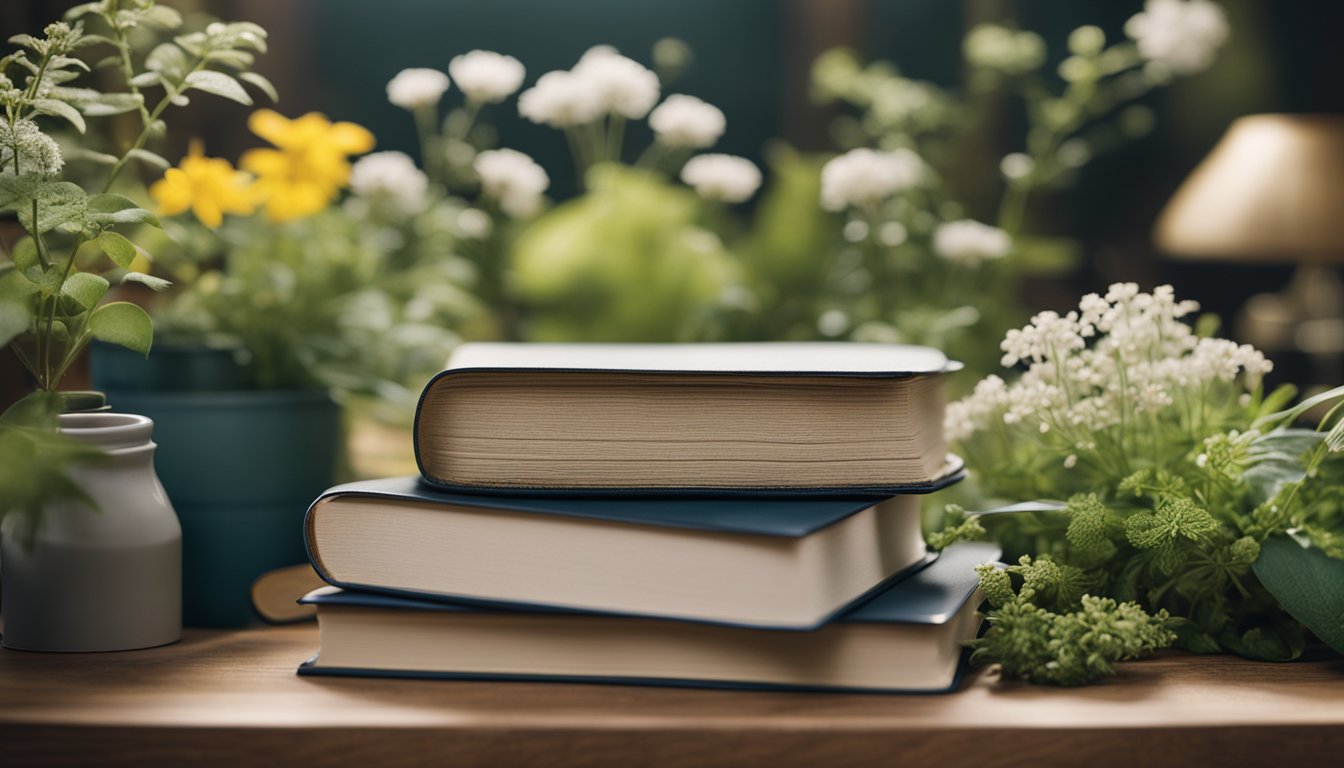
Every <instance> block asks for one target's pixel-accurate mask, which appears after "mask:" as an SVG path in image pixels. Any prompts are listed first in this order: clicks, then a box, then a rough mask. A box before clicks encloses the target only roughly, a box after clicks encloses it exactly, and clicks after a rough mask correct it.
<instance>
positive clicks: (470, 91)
mask: <svg viewBox="0 0 1344 768" xmlns="http://www.w3.org/2000/svg"><path fill="white" fill-rule="evenodd" d="M448 74H450V75H452V76H453V82H455V83H457V87H458V88H460V89H462V93H464V94H466V96H467V98H468V99H470V100H471V101H476V102H480V103H482V104H494V103H497V102H501V101H503V100H504V99H507V98H508V97H509V96H510V95H511V94H512V93H513V92H514V91H516V90H518V88H519V87H520V86H521V85H522V84H523V76H524V75H525V74H526V70H524V69H523V63H522V62H520V61H518V60H517V59H515V58H513V57H512V56H505V55H504V54H502V53H495V52H494V51H471V52H470V53H464V54H462V55H461V56H454V57H453V60H452V61H450V62H448Z"/></svg>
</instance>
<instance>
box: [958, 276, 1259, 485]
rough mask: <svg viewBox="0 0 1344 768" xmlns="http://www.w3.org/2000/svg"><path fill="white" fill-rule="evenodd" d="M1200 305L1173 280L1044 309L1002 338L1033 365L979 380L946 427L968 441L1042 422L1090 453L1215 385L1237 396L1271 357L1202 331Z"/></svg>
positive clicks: (1008, 356)
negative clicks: (998, 428)
mask: <svg viewBox="0 0 1344 768" xmlns="http://www.w3.org/2000/svg"><path fill="white" fill-rule="evenodd" d="M1198 308H1199V307H1198V304H1196V303H1195V302H1192V301H1179V300H1177V298H1176V295H1175V292H1174V291H1173V290H1172V289H1171V286H1161V287H1158V288H1156V289H1154V290H1153V292H1152V293H1143V292H1141V291H1140V290H1139V287H1138V286H1137V285H1136V284H1134V283H1116V284H1114V285H1112V286H1111V287H1110V288H1109V289H1108V290H1107V292H1106V294H1105V295H1104V296H1099V295H1097V294H1095V293H1092V294H1088V295H1086V296H1084V297H1083V298H1082V299H1081V300H1080V301H1079V303H1078V309H1077V310H1076V311H1072V312H1068V313H1065V314H1063V315H1061V314H1059V313H1057V312H1050V311H1047V312H1041V313H1039V314H1037V315H1036V316H1035V317H1033V318H1032V320H1031V323H1030V324H1029V325H1027V326H1026V327H1024V328H1020V329H1014V330H1011V331H1009V332H1008V333H1007V335H1006V336H1005V337H1004V340H1003V343H1002V345H1001V348H1002V350H1003V353H1004V355H1003V360H1002V362H1003V365H1005V366H1014V365H1018V364H1025V365H1026V371H1025V372H1024V373H1023V374H1022V376H1021V377H1020V378H1019V379H1018V380H1017V381H1016V382H1014V383H1013V384H1011V385H1005V384H1004V382H1003V380H1002V379H1000V378H999V377H997V376H991V377H988V378H986V379H985V380H984V381H982V382H980V384H979V385H977V386H976V388H975V391H974V392H973V393H972V394H971V395H970V396H969V397H967V398H964V399H962V400H960V401H958V402H955V403H952V404H950V405H949V406H948V408H947V412H946V418H945V421H944V430H945V432H946V434H947V436H948V438H949V439H951V440H960V441H964V440H967V439H969V438H970V437H971V436H972V435H974V434H975V433H976V432H978V431H980V430H983V429H988V428H990V427H991V426H992V425H994V424H996V423H1001V424H1007V425H1017V424H1027V425H1030V424H1036V425H1037V426H1038V427H1040V428H1041V432H1042V434H1046V433H1049V434H1051V435H1053V434H1054V433H1056V432H1060V433H1062V434H1061V435H1060V437H1059V438H1058V439H1061V440H1065V441H1069V443H1070V444H1071V445H1073V446H1074V450H1076V451H1088V450H1093V449H1094V448H1095V445H1096V441H1095V439H1094V435H1096V434H1097V433H1099V432H1101V431H1103V430H1107V429H1112V428H1116V427H1118V426H1119V425H1122V424H1125V423H1126V419H1127V418H1128V419H1130V421H1129V422H1128V423H1130V424H1135V423H1136V422H1135V420H1134V419H1133V417H1135V416H1141V415H1152V416H1154V417H1156V415H1157V414H1159V413H1162V412H1163V411H1165V410H1167V409H1170V408H1188V407H1190V403H1197V402H1200V401H1201V399H1202V398H1206V397H1210V396H1211V395H1210V391H1211V388H1218V387H1224V388H1227V387H1231V388H1233V391H1232V393H1231V394H1230V395H1229V397H1232V396H1235V395H1236V394H1237V393H1236V391H1235V389H1236V388H1245V387H1252V386H1255V385H1256V384H1257V382H1258V381H1259V380H1260V378H1261V377H1262V376H1264V374H1266V373H1268V372H1269V371H1270V370H1271V369H1272V365H1271V364H1270V362H1269V361H1268V360H1266V359H1265V356H1264V355H1263V354H1261V353H1260V352H1259V351H1257V350H1256V349H1254V348H1253V347H1251V346H1249V345H1245V344H1237V343H1235V342H1232V341H1228V340H1226V339H1213V338H1199V337H1197V336H1196V335H1195V333H1194V331H1193V329H1192V328H1191V327H1190V326H1189V325H1187V324H1186V323H1185V322H1183V318H1185V317H1187V316H1188V315H1190V314H1191V313H1193V312H1195V311H1196V310H1197V309H1198ZM1223 391H1226V389H1224V390H1223ZM1133 428H1142V427H1141V426H1135V427H1133ZM1073 461H1074V462H1075V463H1076V461H1077V459H1076V458H1075V459H1074V460H1073Z"/></svg>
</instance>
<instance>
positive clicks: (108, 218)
mask: <svg viewBox="0 0 1344 768" xmlns="http://www.w3.org/2000/svg"><path fill="white" fill-rule="evenodd" d="M88 212H89V216H88V219H89V223H91V224H95V225H102V226H105V225H108V224H149V225H151V226H155V227H158V226H161V225H160V224H159V217H158V216H155V215H154V214H153V213H152V212H150V211H147V210H145V209H144V208H141V207H140V206H139V205H138V204H137V203H136V202H135V201H134V200H132V199H130V198H129V197H126V196H125V195H118V194H116V193H115V192H104V193H103V194H101V195H94V196H93V197H90V198H89V205H88Z"/></svg>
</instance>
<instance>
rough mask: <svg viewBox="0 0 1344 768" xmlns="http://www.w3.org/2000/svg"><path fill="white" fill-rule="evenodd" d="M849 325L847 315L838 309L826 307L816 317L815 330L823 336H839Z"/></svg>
mask: <svg viewBox="0 0 1344 768" xmlns="http://www.w3.org/2000/svg"><path fill="white" fill-rule="evenodd" d="M848 327H849V316H848V315H846V314H845V313H844V311H843V310H839V309H828V310H826V311H825V312H822V313H821V317H818V318H817V330H818V331H821V334H822V335H823V336H839V335H840V334H842V333H844V332H845V329H846V328H848Z"/></svg>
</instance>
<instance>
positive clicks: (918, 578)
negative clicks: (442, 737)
mask: <svg viewBox="0 0 1344 768" xmlns="http://www.w3.org/2000/svg"><path fill="white" fill-rule="evenodd" d="M1001 553H1002V550H1001V549H1000V548H999V547H998V545H996V544H991V543H987V542H962V543H958V544H954V545H953V546H951V547H949V548H948V549H946V550H944V551H943V552H942V553H941V554H940V555H939V556H937V557H933V558H931V559H930V561H929V562H928V563H927V564H926V565H924V567H921V568H919V569H917V570H914V571H913V572H911V573H908V574H907V575H905V576H903V577H900V578H895V579H892V580H890V581H888V582H887V583H886V584H885V585H884V586H883V587H882V588H880V589H878V590H875V591H874V592H872V593H870V594H869V596H867V597H866V598H865V599H863V600H862V601H860V602H858V603H857V604H855V605H853V606H851V607H850V608H848V609H847V610H846V611H845V612H844V613H842V614H840V615H839V616H837V617H835V619H834V621H836V622H846V623H868V624H924V625H941V624H946V623H947V622H949V621H951V620H952V619H953V618H954V617H955V616H956V615H957V614H958V612H959V611H961V610H962V608H963V607H964V606H965V605H966V602H967V601H968V600H970V599H971V598H972V596H973V595H975V594H976V593H977V592H976V590H977V587H978V586H979V577H978V575H977V574H976V572H975V566H976V565H979V564H981V563H986V562H994V561H996V560H998V558H999V557H1000V555H1001ZM300 602H302V603H305V604H309V605H316V606H318V610H319V615H320V611H321V608H322V606H350V607H360V608H376V609H381V610H389V611H431V612H443V611H449V612H501V611H507V610H508V609H505V608H502V607H500V606H482V605H476V604H471V603H461V602H459V603H452V602H442V601H430V600H422V599H415V598H411V597H404V596H394V595H385V594H375V593H369V592H361V591H357V590H346V589H333V588H331V587H324V588H323V589H319V590H316V591H314V592H311V593H309V594H308V595H306V596H305V597H304V598H303V599H302V600H301V601H300ZM527 612H528V613H534V614H565V615H568V616H569V617H570V618H571V619H572V618H573V617H574V616H575V615H576V614H577V615H582V614H584V613H585V612H582V611H565V610H554V609H529V610H528V611H527ZM588 615H594V616H596V615H600V614H588ZM757 631H790V630H757ZM316 661H317V657H314V658H313V659H309V660H308V661H307V662H304V663H303V664H302V665H300V667H299V669H298V672H299V674H301V675H334V676H356V677H407V678H443V679H457V680H522V681H527V680H531V681H552V682H580V683H585V682H586V683H614V684H629V685H655V686H672V687H693V688H727V689H778V690H820V691H826V690H844V691H854V690H856V689H852V688H831V687H826V686H795V685H780V684H773V683H735V682H725V681H720V680H679V679H668V678H640V677H592V676H582V677H574V676H555V675H512V674H510V675H502V674H501V675H491V674H480V673H453V672H437V671H435V672H424V671H416V670H383V669H357V668H348V667H322V666H319V665H317V663H316ZM965 661H966V660H965V658H964V657H963V659H962V664H961V665H960V667H959V669H958V671H957V675H956V678H955V679H954V680H953V682H952V685H951V686H950V687H949V688H948V689H945V690H955V689H956V688H957V686H958V685H959V684H960V678H961V675H962V672H963V671H964V667H965ZM863 692H873V693H908V692H912V691H903V690H873V689H863ZM915 692H918V693H937V692H940V691H924V690H921V691H915Z"/></svg>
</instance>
